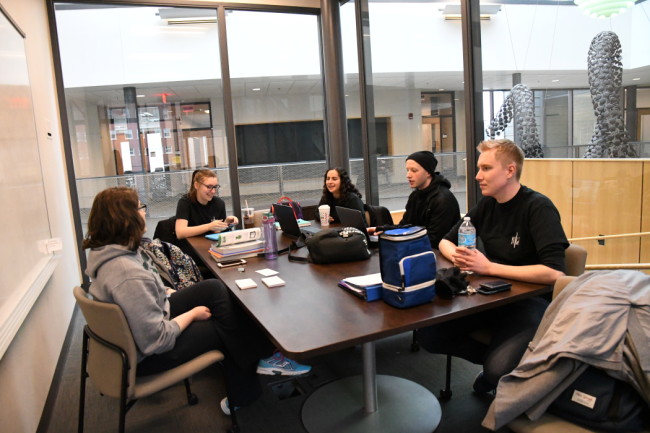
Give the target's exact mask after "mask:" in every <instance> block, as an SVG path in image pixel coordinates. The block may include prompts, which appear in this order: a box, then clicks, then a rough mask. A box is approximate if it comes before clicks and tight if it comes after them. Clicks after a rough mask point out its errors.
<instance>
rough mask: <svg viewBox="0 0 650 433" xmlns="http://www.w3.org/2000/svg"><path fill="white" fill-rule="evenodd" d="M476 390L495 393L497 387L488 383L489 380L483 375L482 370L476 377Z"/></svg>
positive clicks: (483, 392) (482, 392) (481, 392)
mask: <svg viewBox="0 0 650 433" xmlns="http://www.w3.org/2000/svg"><path fill="white" fill-rule="evenodd" d="M472 388H474V392H475V393H477V394H487V393H488V392H491V393H494V392H495V391H496V388H495V387H493V386H492V385H490V384H489V383H488V381H487V380H485V378H484V377H483V372H482V371H481V372H480V373H479V374H478V375H477V376H476V379H474V385H472Z"/></svg>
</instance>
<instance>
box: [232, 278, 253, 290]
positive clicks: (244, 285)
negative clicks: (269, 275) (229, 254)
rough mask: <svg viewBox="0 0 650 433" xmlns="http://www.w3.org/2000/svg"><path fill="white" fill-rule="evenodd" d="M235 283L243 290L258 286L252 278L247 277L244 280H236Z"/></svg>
mask: <svg viewBox="0 0 650 433" xmlns="http://www.w3.org/2000/svg"><path fill="white" fill-rule="evenodd" d="M235 283H236V284H237V287H239V288H240V289H241V290H246V289H254V288H255V287H257V283H256V282H255V281H253V280H252V279H250V278H246V279H243V280H235Z"/></svg>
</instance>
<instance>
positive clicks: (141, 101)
mask: <svg viewBox="0 0 650 433" xmlns="http://www.w3.org/2000/svg"><path fill="white" fill-rule="evenodd" d="M356 6H357V5H356V4H355V3H354V2H347V3H345V4H343V5H342V6H341V10H340V12H341V35H342V42H343V65H344V71H343V73H344V81H345V101H346V111H347V118H348V138H349V154H350V159H351V160H350V174H351V177H352V180H353V182H355V183H356V184H357V187H358V188H359V190H360V191H362V193H363V192H364V190H365V188H364V185H365V183H366V182H367V181H368V179H366V174H365V173H364V164H365V161H364V159H363V158H364V144H363V142H362V138H363V134H364V132H365V131H364V130H363V129H362V128H363V126H362V125H363V122H362V121H361V116H362V113H361V107H362V106H363V104H361V102H362V98H364V92H365V94H366V95H368V94H369V93H368V92H369V91H372V95H373V98H372V100H373V101H374V102H373V104H374V105H373V107H372V108H373V110H374V122H370V125H372V127H373V135H374V139H375V143H374V144H373V145H376V152H377V157H378V160H377V176H376V181H375V180H371V181H370V186H371V187H373V188H377V190H378V191H379V204H381V205H383V206H386V207H388V208H389V209H390V210H401V209H403V208H404V205H405V204H406V201H407V198H408V195H409V194H410V193H411V189H410V188H409V187H408V183H407V182H406V179H405V168H404V164H405V158H406V156H407V155H409V154H410V153H412V152H414V151H417V150H431V151H433V152H434V153H436V156H437V157H438V160H439V165H438V170H439V171H440V172H441V173H442V174H443V175H444V176H445V177H446V178H447V179H449V181H450V182H451V184H452V192H454V193H455V194H456V197H457V198H458V201H459V204H460V207H461V211H462V212H465V211H466V210H467V204H466V196H467V194H466V191H467V184H468V183H469V184H470V186H473V182H474V180H473V179H467V178H466V169H467V167H466V161H465V152H466V149H467V146H476V145H477V144H478V143H474V142H470V143H467V142H466V141H467V139H466V137H467V134H468V133H469V132H468V128H470V127H469V126H468V125H466V122H465V93H466V91H467V90H468V86H467V85H466V84H465V82H464V81H465V80H464V70H463V64H464V59H463V44H462V21H461V19H466V18H465V17H461V15H460V13H461V8H460V3H459V2H456V3H453V2H452V3H449V4H447V3H444V4H442V3H439V2H434V1H431V2H427V1H424V2H416V3H413V2H399V1H394V2H386V1H381V2H370V3H369V5H368V11H369V13H368V17H366V18H364V20H365V21H364V23H365V22H367V23H368V28H367V29H366V27H365V25H366V24H364V32H362V33H364V37H365V39H364V40H367V35H365V33H367V32H366V31H365V30H369V34H370V37H369V38H370V41H371V47H372V50H370V55H369V56H367V57H366V59H367V61H366V63H365V64H364V67H365V68H371V70H372V83H367V85H366V87H365V89H361V88H360V84H359V83H360V82H361V80H360V76H359V63H358V62H359V56H358V51H357V50H358V46H357V45H358V44H357V28H356V16H355V13H356V11H355V7H356ZM362 6H364V5H362ZM215 7H223V6H215ZM228 7H229V8H231V7H233V6H232V5H228ZM364 7H365V6H364ZM648 8H650V6H648V5H647V4H646V3H639V4H636V5H634V6H633V7H632V8H631V9H630V10H628V11H627V12H626V13H624V14H621V15H619V16H612V17H609V18H605V19H593V18H590V17H589V16H586V15H583V14H582V13H581V11H580V10H579V9H578V7H576V6H574V5H568V4H564V3H558V4H555V5H549V4H548V2H543V4H537V3H535V2H531V1H524V0H522V1H521V2H509V3H508V4H505V5H495V4H493V3H487V1H486V2H482V3H480V9H481V25H480V32H481V40H482V47H481V50H476V51H474V52H472V53H466V54H467V55H468V56H470V55H472V56H477V55H479V56H481V57H482V68H483V70H482V74H483V77H482V78H483V79H482V81H483V89H482V90H483V105H482V107H483V110H482V111H483V121H484V129H486V130H488V129H489V128H493V129H494V131H492V132H491V133H493V134H494V135H495V136H496V137H505V138H510V139H513V140H515V141H517V142H518V143H520V144H521V143H527V141H522V140H525V139H526V137H522V136H521V134H522V133H521V132H520V131H519V130H518V128H517V126H518V122H521V120H520V119H519V118H518V115H517V113H518V110H519V109H521V107H520V105H521V104H520V102H521V101H517V95H515V93H517V92H519V91H520V90H522V88H521V87H520V88H518V89H520V90H517V91H516V92H513V91H512V90H513V88H514V87H515V86H516V85H517V84H523V85H525V86H526V88H527V89H530V94H529V95H528V96H527V97H528V98H529V99H528V100H527V102H526V104H527V105H526V104H523V105H526V110H528V112H529V113H528V116H527V117H526V118H525V119H526V122H528V123H534V126H535V129H536V132H537V136H536V140H537V143H538V144H539V147H540V148H541V151H542V152H543V156H544V158H543V160H544V162H540V161H542V160H541V159H529V160H528V161H527V163H526V169H525V170H524V179H523V180H524V183H526V184H528V185H530V186H531V187H533V188H534V189H535V188H537V189H538V190H540V191H541V192H545V191H546V193H547V195H549V197H551V198H552V199H553V201H554V202H555V203H556V206H557V207H558V208H559V209H560V212H561V214H562V218H563V224H564V227H565V231H566V232H567V235H568V236H569V237H571V236H573V237H576V236H578V237H580V236H587V235H600V234H616V233H622V231H621V229H620V228H616V227H613V226H610V225H611V224H612V223H611V221H616V220H620V221H627V220H626V218H627V216H625V215H627V214H630V215H632V216H633V217H632V218H631V219H630V221H631V222H630V223H625V224H626V225H625V230H624V232H625V233H633V232H638V231H650V220H648V221H649V222H648V224H647V227H646V222H645V220H643V218H642V214H643V215H650V211H649V212H644V213H642V212H641V207H642V206H644V205H645V204H644V203H643V202H642V201H640V199H639V200H636V201H635V202H634V203H636V204H634V205H629V206H627V205H626V206H616V204H613V203H611V200H610V201H607V200H605V201H604V202H603V203H605V204H603V205H602V209H601V208H598V209H595V208H592V207H588V206H587V204H589V203H592V202H598V200H599V199H598V200H596V198H597V197H600V196H601V195H602V194H607V195H608V196H609V197H616V198H621V197H623V196H625V194H628V193H629V194H630V195H631V196H634V197H642V196H643V194H644V192H643V191H644V189H643V187H644V185H643V182H642V180H643V179H644V176H643V173H644V172H645V169H646V168H645V165H644V164H645V162H642V161H638V160H637V162H638V163H639V164H641V165H638V164H637V165H638V166H633V165H629V166H626V167H627V168H625V169H620V172H619V171H616V170H618V169H616V170H615V169H614V168H612V167H613V163H612V161H608V162H607V164H609V165H605V166H603V167H600V166H599V167H595V166H594V165H593V164H592V165H590V166H589V168H588V169H585V168H583V166H582V165H581V164H578V162H579V161H578V162H571V161H569V159H571V158H582V157H583V156H584V155H585V153H586V152H587V149H588V148H589V145H590V142H591V141H592V137H593V136H594V131H599V128H601V129H602V128H606V127H607V126H606V125H603V124H602V123H601V124H599V123H598V118H597V116H596V114H595V113H596V112H595V111H594V107H593V95H592V91H591V89H590V87H589V79H588V73H587V59H588V55H589V49H590V44H591V42H592V40H593V39H594V38H595V37H596V35H598V34H599V33H601V32H604V31H608V32H613V33H615V34H616V35H617V38H618V41H619V42H620V45H621V50H622V51H621V64H622V68H623V69H622V83H621V84H622V88H623V90H622V91H621V92H620V97H619V98H618V100H619V107H620V113H618V114H617V115H618V116H619V117H620V116H622V120H621V121H622V122H623V125H624V128H625V131H626V132H627V134H628V137H629V142H630V143H631V149H632V152H633V153H634V154H635V155H636V156H637V157H646V156H648V154H649V153H650V148H649V150H646V144H647V143H648V142H650V56H648V55H647V50H645V48H644V45H643V41H644V40H647V37H649V36H650V18H648V17H649V16H650V11H648V10H647V9H648ZM259 9H260V10H257V11H253V10H246V11H241V10H230V9H229V10H225V12H226V14H225V15H226V20H225V23H217V14H216V11H217V9H208V8H205V9H201V8H191V9H189V8H188V9H184V8H173V7H164V6H160V7H155V6H151V7H124V6H107V5H98V4H96V3H93V4H81V3H56V4H55V12H54V14H55V20H56V29H57V32H58V45H59V52H60V57H61V63H62V67H61V69H62V71H61V73H62V77H63V87H64V91H65V101H66V116H64V117H66V118H67V122H68V127H69V130H70V137H69V142H70V147H71V150H72V154H73V162H74V171H75V180H74V181H75V183H76V186H77V191H78V195H79V203H80V209H79V211H80V214H81V220H82V221H84V222H85V221H86V220H87V217H88V212H89V209H90V205H91V203H92V200H93V198H94V196H95V194H96V193H97V192H99V191H100V190H102V189H104V188H106V187H108V186H113V185H127V186H132V187H134V188H136V189H137V190H138V192H139V194H140V197H141V199H142V201H143V202H144V203H147V204H148V205H149V214H148V217H149V218H150V219H151V221H149V227H150V228H151V229H153V228H154V227H155V223H156V220H157V219H161V218H166V217H169V216H172V215H174V213H175V208H176V203H177V201H178V199H179V197H180V196H181V195H182V194H184V193H185V192H186V191H187V190H188V189H189V179H190V176H191V172H192V171H193V170H195V169H196V168H200V167H207V168H210V169H213V170H215V171H216V172H217V174H218V176H219V181H220V183H221V185H222V188H221V191H220V194H221V195H222V197H223V198H224V200H225V201H226V203H227V206H228V212H229V213H230V212H233V211H234V209H233V201H232V197H231V186H230V174H229V168H231V167H230V164H229V155H228V149H229V147H228V140H227V138H226V136H227V134H226V132H227V131H228V128H231V127H232V140H233V143H231V146H232V147H231V149H236V152H237V172H238V176H235V177H234V178H233V179H238V182H239V185H236V187H237V188H239V189H238V191H239V194H240V195H241V200H240V202H241V205H242V207H244V206H246V204H248V207H251V208H266V207H267V206H268V205H269V204H270V203H271V202H274V201H276V200H277V199H278V198H279V197H280V196H282V195H288V196H290V197H291V198H292V199H297V200H303V201H304V200H318V199H319V197H320V195H321V191H322V179H323V174H324V172H325V168H326V160H327V154H326V152H327V137H326V136H327V133H326V131H325V123H324V117H325V110H324V97H323V95H324V91H325V89H324V85H323V81H322V67H321V62H322V59H321V56H322V55H323V54H322V52H321V46H320V40H319V32H320V31H321V30H320V24H319V17H318V10H314V9H308V8H289V9H290V10H285V9H287V8H285V9H283V8H282V7H270V6H269V7H266V6H260V7H259ZM289 12H290V13H289ZM220 25H223V26H224V27H225V28H226V35H227V47H226V46H225V41H220V40H219V33H218V32H219V26H220ZM220 44H223V45H220ZM220 46H223V47H224V49H225V48H227V54H228V63H226V64H227V65H228V67H229V72H230V74H229V75H230V88H229V90H230V92H231V95H232V98H231V101H230V102H232V115H233V122H232V123H233V124H232V125H227V122H226V119H227V118H228V116H229V113H226V112H225V108H224V107H225V106H229V105H228V101H225V100H224V89H223V84H222V74H221V66H222V63H221V57H220V56H221V53H220V49H219V47H220ZM368 59H369V60H368ZM605 87H607V86H605ZM523 90H525V89H523ZM616 91H617V92H618V90H616ZM224 102H226V103H225V104H224ZM523 105H522V106H523ZM610 105H612V104H611V102H610ZM508 107H510V108H511V109H512V110H513V114H514V118H513V119H510V120H509V121H507V122H502V125H501V126H499V125H498V121H499V118H500V117H501V118H502V120H504V118H503V116H504V112H503V110H506V109H507V108H508ZM510 108H508V109H510ZM608 109H609V108H608ZM506 111H507V110H506ZM500 112H501V114H500ZM508 116H509V114H508ZM506 117H507V116H506ZM494 120H496V123H492V122H493V121H494ZM228 122H230V121H228ZM617 122H619V121H617V120H615V121H614V123H617ZM619 123H620V122H619ZM470 129H471V128H470ZM229 134H231V131H228V135H229ZM483 136H484V137H487V136H488V133H487V132H485V134H483ZM479 137H480V136H479ZM479 137H477V140H478V139H479ZM471 141H474V139H472V140H471ZM557 159H564V160H566V161H565V162H566V163H567V164H570V166H560V165H557V166H553V167H550V166H549V167H546V166H543V165H541V164H547V163H548V164H550V163H551V162H550V161H555V160H557ZM625 161H626V162H627V163H628V164H632V163H633V161H631V160H625ZM591 162H593V163H596V161H591ZM619 162H621V161H619ZM557 164H560V163H559V162H558V163H557ZM536 167H539V168H536ZM542 167H543V168H542ZM585 167H586V166H585ZM232 168H233V169H234V167H232ZM366 169H367V168H366ZM648 169H649V170H650V167H648ZM536 170H537V171H536ZM581 170H582V171H581ZM607 170H614V174H611V173H610V174H607V175H605V174H604V173H605V172H606V171H607ZM583 173H591V174H594V173H597V174H599V175H600V174H601V173H603V174H602V175H601V176H600V177H596V178H593V179H592V178H589V177H585V176H583ZM607 173H609V172H607ZM566 176H569V178H567V177H566ZM542 180H543V181H544V182H546V184H547V185H546V186H545V185H544V184H543V183H541V181H542ZM375 182H376V185H375ZM639 182H641V184H639ZM588 187H589V188H588ZM591 187H593V188H592V189H590V188H591ZM554 194H555V195H554ZM366 199H367V197H365V194H364V200H366ZM637 202H639V203H637ZM582 204H585V206H587V207H585V209H588V210H589V212H590V214H595V215H600V214H603V215H604V214H605V213H606V211H608V210H609V209H612V208H618V209H621V212H623V209H624V210H625V211H624V213H626V214H625V215H619V216H617V217H616V218H604V219H603V221H602V224H601V223H598V224H596V225H589V224H587V223H586V222H584V223H583V221H587V215H583V214H580V213H579V212H577V211H576V210H580V209H581V208H580V206H582ZM589 206H591V205H589ZM635 206H636V207H635ZM563 209H564V210H563ZM569 209H570V211H569ZM567 212H568V213H567ZM580 224H582V225H583V226H584V227H583V229H579V226H580ZM608 224H610V225H608ZM646 229H647V230H646ZM84 231H85V227H84ZM625 242H627V243H625ZM617 243H620V245H625V248H626V249H624V251H628V250H629V251H632V252H631V253H629V255H630V257H627V256H625V257H624V260H628V261H629V260H633V259H634V257H633V256H635V255H636V261H637V262H638V260H641V261H642V262H648V261H650V250H649V253H648V259H645V258H644V257H645V252H644V251H645V250H644V243H643V242H641V241H639V238H638V237H637V238H634V240H628V241H614V240H612V241H606V245H607V246H608V247H609V245H610V244H611V245H617ZM628 244H635V245H636V247H633V248H631V249H630V248H628V247H629V245H628ZM590 248H591V247H590ZM621 248H622V247H621ZM649 248H650V246H649ZM606 249H607V250H609V248H606ZM602 251H604V249H600V250H599V249H594V250H593V251H592V250H590V251H589V253H590V262H591V260H592V259H594V260H598V261H599V262H602V261H603V260H606V259H605V258H604V257H610V258H611V260H613V261H616V260H615V258H616V257H619V256H620V255H618V256H617V255H616V254H614V255H612V254H609V253H608V254H606V255H602V254H601V252H602ZM617 251H619V250H617ZM620 251H623V250H620ZM617 254H618V253H617ZM620 257H623V256H620Z"/></svg>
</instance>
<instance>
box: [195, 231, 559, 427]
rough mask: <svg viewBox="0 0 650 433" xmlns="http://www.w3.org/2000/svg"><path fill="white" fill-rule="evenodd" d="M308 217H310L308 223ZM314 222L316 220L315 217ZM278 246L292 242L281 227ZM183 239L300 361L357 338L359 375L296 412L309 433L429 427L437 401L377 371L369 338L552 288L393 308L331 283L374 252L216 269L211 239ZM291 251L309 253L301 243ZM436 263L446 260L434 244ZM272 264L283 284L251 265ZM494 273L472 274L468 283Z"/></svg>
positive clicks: (370, 267)
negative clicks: (270, 284) (324, 261)
mask: <svg viewBox="0 0 650 433" xmlns="http://www.w3.org/2000/svg"><path fill="white" fill-rule="evenodd" d="M312 223H313V222H312ZM314 225H315V226H318V225H319V224H318V223H317V222H316V223H315V224H314ZM277 235H278V248H280V249H282V248H284V247H286V246H288V245H289V244H290V243H291V238H290V237H288V236H287V235H284V234H282V233H281V232H278V233H277ZM188 241H189V242H190V244H191V245H192V247H193V248H194V249H195V250H196V251H197V253H198V254H199V255H200V256H201V258H202V259H203V262H204V263H205V264H206V265H207V266H208V268H210V269H211V270H212V272H213V273H214V275H215V276H217V277H218V278H219V279H220V280H221V281H223V283H224V284H225V285H226V286H227V287H228V288H229V289H230V291H231V292H232V293H233V294H234V295H235V298H236V299H237V300H238V301H239V302H240V304H241V305H242V306H243V307H244V309H245V310H246V311H247V312H248V314H250V315H251V317H252V318H253V319H254V320H255V321H256V322H257V323H258V324H259V326H260V328H261V329H262V330H263V331H264V332H265V333H266V335H267V336H268V337H269V338H270V339H271V341H273V343H274V344H275V345H276V347H277V348H278V349H280V351H281V352H282V353H284V354H285V355H286V356H288V357H289V358H292V359H295V360H298V361H301V360H304V359H307V358H310V357H313V356H316V355H322V354H325V353H330V352H334V351H337V350H340V349H344V348H347V347H351V346H355V345H358V344H360V345H362V356H363V375H362V376H361V377H359V376H356V377H348V378H343V379H339V380H336V381H334V382H330V383H329V384H327V385H324V386H323V387H321V388H319V389H318V390H316V391H314V392H313V393H312V395H311V396H309V398H308V399H307V400H306V401H305V404H304V406H303V412H302V418H303V423H304V425H305V428H306V429H307V430H308V431H309V432H310V433H320V432H323V433H324V432H334V431H336V432H366V431H375V432H382V431H385V432H394V431H409V432H432V431H434V430H435V429H436V427H437V426H438V423H439V422H440V416H441V411H440V405H439V403H438V400H437V399H436V397H435V396H434V395H433V394H432V393H431V392H430V391H428V390H427V389H425V388H424V387H422V386H420V385H418V384H416V383H414V382H411V381H409V380H406V379H402V378H397V377H393V376H385V375H377V374H376V369H375V345H374V342H375V341H377V340H380V339H382V338H386V337H390V336H392V335H397V334H401V333H403V332H407V331H411V330H413V329H418V328H423V327H425V326H429V325H433V324H436V323H441V322H445V321H447V320H451V319H456V318H459V317H463V316H467V315H470V314H474V313H477V312H479V311H484V310H488V309H491V308H495V307H499V306H501V305H505V304H508V303H511V302H515V301H519V300H522V299H525V298H528V297H532V296H536V295H539V294H542V293H546V292H549V291H550V290H552V287H549V286H544V285H540V284H531V283H523V282H519V281H511V282H512V289H511V290H509V291H506V292H501V293H497V294H494V295H490V296H484V295H481V294H476V295H472V296H457V297H455V298H454V299H451V300H445V299H440V298H437V297H436V298H435V300H434V302H431V303H428V304H424V305H420V306H417V307H413V308H409V309H404V310H401V309H397V308H394V307H392V306H390V305H388V304H386V303H384V302H383V301H375V302H365V301H363V300H361V299H359V298H357V297H355V296H353V295H351V294H350V293H348V292H346V291H344V290H342V289H341V288H339V287H338V286H337V284H338V282H339V281H340V280H342V279H343V278H347V277H354V276H360V275H368V274H374V273H378V272H379V256H378V254H375V255H373V256H372V257H371V258H370V260H364V261H359V262H350V263H340V264H334V265H314V264H302V263H296V262H289V260H288V258H287V255H286V254H285V255H281V256H280V257H278V259H277V260H265V259H262V258H251V259H246V260H247V262H248V263H247V264H246V265H245V269H246V270H245V272H243V273H240V272H239V271H238V270H237V267H232V268H226V269H219V268H217V266H216V262H215V261H214V260H213V259H212V258H211V256H210V253H209V252H208V250H209V248H210V245H211V241H210V240H208V239H206V238H205V237H203V236H197V237H192V238H188ZM294 254H296V255H299V256H303V257H305V256H307V254H308V251H307V247H303V248H301V249H300V250H298V251H297V252H295V253H294ZM436 259H437V261H438V264H437V268H438V269H443V268H446V267H449V266H451V263H450V262H449V261H448V260H447V259H445V258H444V257H443V256H442V254H440V253H439V252H437V251H436ZM265 268H269V269H273V270H275V271H278V272H279V275H278V276H279V277H280V278H282V279H283V280H284V281H285V282H286V285H285V286H283V287H277V288H272V289H269V288H267V287H266V286H265V285H264V283H262V281H261V279H262V278H263V276H262V275H260V274H258V273H256V272H255V271H257V270H260V269H265ZM243 278H252V279H253V280H254V281H255V282H256V283H257V288H256V289H249V290H240V289H239V288H238V287H237V285H236V284H235V280H239V279H243ZM494 279H495V278H494V277H484V276H480V275H471V276H470V277H469V280H470V282H471V286H472V287H478V285H479V284H480V283H481V282H485V281H490V280H494Z"/></svg>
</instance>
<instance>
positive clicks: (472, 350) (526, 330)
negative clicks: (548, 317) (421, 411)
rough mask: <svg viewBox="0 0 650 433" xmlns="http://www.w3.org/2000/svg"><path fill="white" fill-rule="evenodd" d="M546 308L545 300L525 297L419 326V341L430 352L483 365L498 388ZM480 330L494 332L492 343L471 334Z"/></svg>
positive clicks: (533, 334) (526, 344)
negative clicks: (447, 320)
mask: <svg viewBox="0 0 650 433" xmlns="http://www.w3.org/2000/svg"><path fill="white" fill-rule="evenodd" d="M475 296H482V295H475ZM546 307H548V302H547V301H545V300H543V299H540V298H528V299H524V300H522V301H518V302H515V303H512V304H508V305H504V306H503V307H499V308H494V309H492V310H488V311H483V312H481V313H477V314H472V315H471V316H468V317H462V318H460V319H456V320H451V321H449V322H444V323H441V324H439V325H433V326H429V327H427V328H423V329H420V330H419V331H418V342H419V343H420V345H421V346H422V347H424V348H425V349H426V350H427V351H428V352H431V353H441V354H445V355H452V356H456V357H458V358H463V359H465V360H467V361H469V362H471V363H474V364H482V365H483V377H484V379H485V380H486V381H487V382H488V383H489V384H490V385H492V386H494V387H495V388H496V386H497V384H498V383H499V379H501V377H502V376H505V375H506V374H508V373H510V372H512V370H514V369H515V368H516V367H517V365H518V364H519V361H521V357H522V356H524V353H525V352H526V348H527V347H528V343H530V341H531V340H532V339H533V337H534V336H535V332H537V328H538V327H539V324H540V323H541V321H542V317H544V312H545V311H546ZM479 329H490V330H492V331H493V334H492V340H491V341H490V344H489V345H487V346H486V345H485V344H483V343H481V342H479V341H477V340H475V339H473V338H472V337H470V336H469V334H470V333H472V332H473V331H477V330H479Z"/></svg>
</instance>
